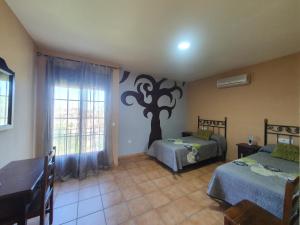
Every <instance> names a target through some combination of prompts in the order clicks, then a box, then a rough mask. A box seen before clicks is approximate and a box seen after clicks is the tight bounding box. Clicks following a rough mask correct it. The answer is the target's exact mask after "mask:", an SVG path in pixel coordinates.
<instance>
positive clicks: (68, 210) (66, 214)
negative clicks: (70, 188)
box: [53, 203, 77, 225]
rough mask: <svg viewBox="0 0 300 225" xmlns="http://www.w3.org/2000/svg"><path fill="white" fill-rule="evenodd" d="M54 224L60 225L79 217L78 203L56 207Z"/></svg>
mask: <svg viewBox="0 0 300 225" xmlns="http://www.w3.org/2000/svg"><path fill="white" fill-rule="evenodd" d="M53 218H54V221H53V224H54V225H59V224H63V223H66V222H69V221H72V220H74V219H76V218H77V203H76V204H72V205H67V206H63V207H60V208H56V209H54V214H53Z"/></svg>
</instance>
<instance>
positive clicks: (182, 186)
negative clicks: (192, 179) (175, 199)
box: [175, 181, 198, 194]
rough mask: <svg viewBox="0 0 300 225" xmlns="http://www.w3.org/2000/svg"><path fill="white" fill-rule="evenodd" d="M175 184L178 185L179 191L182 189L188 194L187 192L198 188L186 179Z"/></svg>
mask: <svg viewBox="0 0 300 225" xmlns="http://www.w3.org/2000/svg"><path fill="white" fill-rule="evenodd" d="M175 186H176V187H178V188H179V189H180V190H181V191H183V192H184V193H186V194H189V193H192V192H195V191H197V190H198V188H197V187H196V186H195V185H193V184H190V183H189V182H187V181H181V182H179V183H177V184H175Z"/></svg>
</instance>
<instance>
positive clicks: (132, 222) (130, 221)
mask: <svg viewBox="0 0 300 225" xmlns="http://www.w3.org/2000/svg"><path fill="white" fill-rule="evenodd" d="M121 225H136V223H135V222H134V220H129V221H126V222H125V223H122V224H121Z"/></svg>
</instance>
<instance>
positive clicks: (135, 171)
mask: <svg viewBox="0 0 300 225" xmlns="http://www.w3.org/2000/svg"><path fill="white" fill-rule="evenodd" d="M127 171H128V173H129V174H130V175H131V176H137V175H141V174H144V171H142V170H140V168H132V169H128V170H127Z"/></svg>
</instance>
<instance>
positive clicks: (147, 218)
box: [134, 210, 164, 225]
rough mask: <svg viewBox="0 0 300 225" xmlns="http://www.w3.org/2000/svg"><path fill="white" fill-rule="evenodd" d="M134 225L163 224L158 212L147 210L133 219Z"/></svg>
mask: <svg viewBox="0 0 300 225" xmlns="http://www.w3.org/2000/svg"><path fill="white" fill-rule="evenodd" d="M134 222H135V224H136V225H164V223H163V221H162V219H161V218H160V216H159V214H158V213H157V212H156V211H155V210H152V211H149V212H147V213H145V214H143V215H141V216H138V217H136V218H135V219H134Z"/></svg>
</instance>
